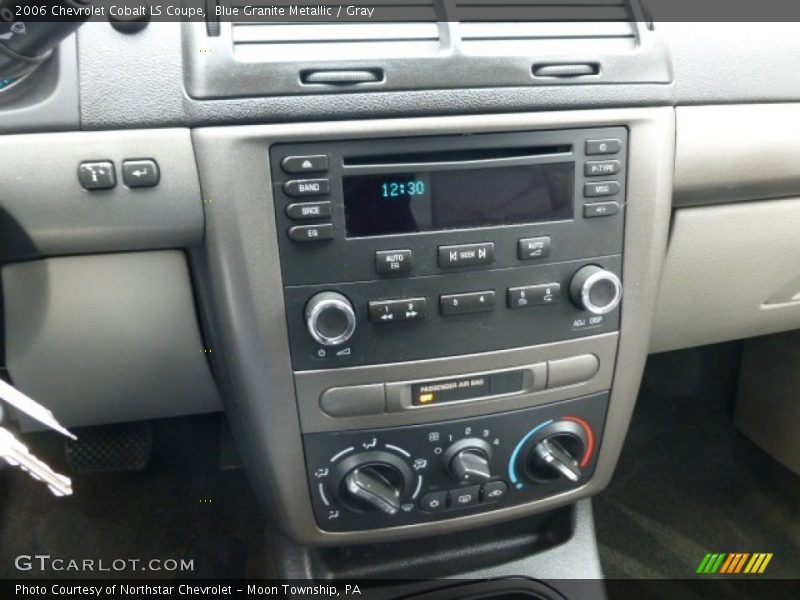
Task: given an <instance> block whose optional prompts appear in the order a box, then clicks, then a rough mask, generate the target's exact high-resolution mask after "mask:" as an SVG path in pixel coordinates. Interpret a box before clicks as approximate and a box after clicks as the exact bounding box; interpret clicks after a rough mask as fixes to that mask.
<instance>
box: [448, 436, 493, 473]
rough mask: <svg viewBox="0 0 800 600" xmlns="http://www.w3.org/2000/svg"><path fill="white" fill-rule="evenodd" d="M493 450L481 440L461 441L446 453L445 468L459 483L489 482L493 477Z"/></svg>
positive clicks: (468, 439) (469, 439)
mask: <svg viewBox="0 0 800 600" xmlns="http://www.w3.org/2000/svg"><path fill="white" fill-rule="evenodd" d="M491 456H492V450H491V447H490V446H489V444H487V443H486V442H485V441H483V440H482V439H479V438H467V439H464V440H459V441H458V442H456V443H455V444H453V445H452V446H450V447H449V448H448V449H447V450H446V451H445V453H444V455H443V458H444V462H445V467H446V468H447V470H448V471H449V473H450V475H452V476H453V477H454V478H455V479H457V480H458V481H475V482H478V481H488V480H489V479H490V478H491V477H492V471H491V466H490V463H489V460H490V458H491Z"/></svg>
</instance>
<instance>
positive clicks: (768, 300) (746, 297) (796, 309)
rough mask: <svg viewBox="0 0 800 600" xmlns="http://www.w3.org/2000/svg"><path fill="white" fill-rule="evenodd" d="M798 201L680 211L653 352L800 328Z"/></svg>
mask: <svg viewBox="0 0 800 600" xmlns="http://www.w3.org/2000/svg"><path fill="white" fill-rule="evenodd" d="M798 223H800V198H792V199H786V200H767V201H760V202H742V203H739V204H730V205H725V206H704V207H697V208H682V209H680V210H677V211H676V212H675V216H674V220H673V225H672V235H671V237H670V243H669V251H668V253H667V260H666V264H665V267H664V275H663V281H662V284H661V294H660V296H659V298H658V310H657V311H656V318H655V323H654V325H653V341H652V344H651V346H650V351H651V352H662V351H665V350H676V349H678V348H689V347H691V346H700V345H703V344H713V343H715V342H722V341H726V340H735V339H739V338H746V337H751V336H756V335H764V334H767V333H775V332H778V331H786V330H789V329H796V328H798V327H800V260H798V259H800V250H798V242H797V235H798V233H797V232H798Z"/></svg>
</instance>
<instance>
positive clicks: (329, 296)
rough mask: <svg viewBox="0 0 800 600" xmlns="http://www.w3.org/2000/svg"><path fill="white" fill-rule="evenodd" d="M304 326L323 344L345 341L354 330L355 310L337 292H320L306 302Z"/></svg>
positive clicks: (336, 343)
mask: <svg viewBox="0 0 800 600" xmlns="http://www.w3.org/2000/svg"><path fill="white" fill-rule="evenodd" d="M305 317H306V326H307V327H308V332H309V333H310V334H311V337H312V338H314V340H315V341H317V342H318V343H320V344H322V345H323V346H338V345H339V344H344V343H346V342H347V341H348V340H349V339H350V338H351V337H353V332H355V330H356V311H355V310H354V309H353V305H352V304H351V303H350V301H349V300H348V299H347V298H345V297H344V296H343V295H342V294H340V293H338V292H320V293H319V294H316V295H314V296H312V298H311V299H310V300H309V301H308V304H306V312H305Z"/></svg>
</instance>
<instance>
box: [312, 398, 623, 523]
mask: <svg viewBox="0 0 800 600" xmlns="http://www.w3.org/2000/svg"><path fill="white" fill-rule="evenodd" d="M607 404H608V393H602V394H596V395H592V396H586V397H582V398H577V399H573V400H567V401H564V402H558V403H554V404H550V405H546V406H540V407H535V408H528V409H523V410H516V411H510V412H505V413H500V414H494V415H489V416H482V417H475V418H470V419H459V420H451V421H441V422H438V423H430V424H425V425H414V426H405V427H392V428H386V429H372V430H363V431H345V432H336V433H312V434H306V435H305V436H304V438H303V441H304V445H305V454H306V465H307V471H308V482H309V486H310V491H311V497H312V503H313V507H314V514H315V517H316V521H317V524H318V525H319V526H320V528H321V529H324V530H327V531H359V530H367V529H379V528H385V527H394V526H398V525H410V524H415V523H426V522H431V521H438V520H441V519H448V518H452V517H457V516H462V515H467V514H474V513H480V512H486V511H492V510H497V509H500V508H504V507H508V506H514V505H519V504H525V503H528V502H532V501H534V500H537V499H541V498H544V497H547V496H552V495H555V494H558V493H561V492H564V491H567V490H569V489H573V488H577V487H580V486H582V485H583V484H585V483H586V482H587V481H588V480H589V479H590V478H591V476H592V474H593V472H594V467H595V462H596V459H597V451H598V448H599V445H600V441H601V439H600V438H601V432H602V430H603V425H604V422H605V415H606V408H607Z"/></svg>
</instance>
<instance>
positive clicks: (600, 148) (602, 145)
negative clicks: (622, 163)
mask: <svg viewBox="0 0 800 600" xmlns="http://www.w3.org/2000/svg"><path fill="white" fill-rule="evenodd" d="M621 148H622V142H621V141H620V140H615V139H608V140H586V148H585V151H586V154H590V155H591V154H616V153H617V152H619V151H620V149H621Z"/></svg>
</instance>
